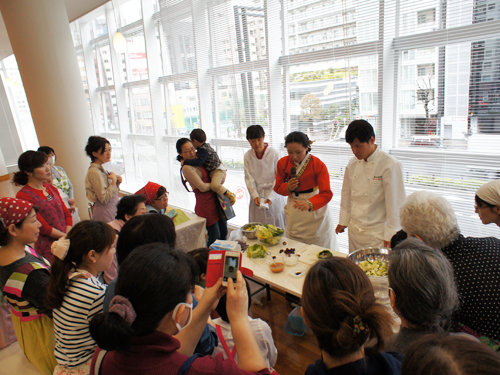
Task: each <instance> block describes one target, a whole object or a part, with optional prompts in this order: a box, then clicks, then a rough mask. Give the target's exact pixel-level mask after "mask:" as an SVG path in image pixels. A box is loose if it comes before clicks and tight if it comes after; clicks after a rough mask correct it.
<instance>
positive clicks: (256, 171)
mask: <svg viewBox="0 0 500 375" xmlns="http://www.w3.org/2000/svg"><path fill="white" fill-rule="evenodd" d="M278 160H279V156H278V152H277V151H276V150H275V149H273V148H272V147H269V146H268V148H267V149H266V151H265V152H264V156H263V157H262V159H258V158H257V157H256V156H255V152H254V151H253V150H249V151H248V152H247V153H246V154H245V183H246V185H247V188H248V191H249V193H250V204H249V209H248V217H249V221H250V222H259V223H262V224H273V225H275V226H277V227H279V228H285V212H284V209H285V197H283V196H282V195H279V194H277V193H276V192H275V191H274V190H273V188H274V184H275V182H276V163H277V162H278ZM252 191H254V192H253V193H252ZM255 193H257V194H258V196H259V198H260V199H261V201H262V198H263V197H265V198H268V199H270V200H271V202H272V203H271V204H270V205H269V209H268V210H266V209H264V208H261V207H258V206H256V205H255V201H254V199H253V198H252V194H255Z"/></svg>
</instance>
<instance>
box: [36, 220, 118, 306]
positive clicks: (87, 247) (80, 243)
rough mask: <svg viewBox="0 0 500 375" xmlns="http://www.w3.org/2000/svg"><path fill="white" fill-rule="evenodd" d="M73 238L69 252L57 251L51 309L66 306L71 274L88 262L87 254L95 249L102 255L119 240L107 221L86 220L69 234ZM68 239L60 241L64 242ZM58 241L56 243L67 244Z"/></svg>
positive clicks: (47, 299) (49, 295) (49, 291)
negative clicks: (65, 300)
mask: <svg viewBox="0 0 500 375" xmlns="http://www.w3.org/2000/svg"><path fill="white" fill-rule="evenodd" d="M66 239H67V240H69V248H67V253H66V255H65V256H64V255H63V256H62V258H63V259H60V258H59V256H61V255H59V252H58V253H54V255H55V256H54V261H53V262H52V268H51V274H50V280H49V285H48V286H47V295H46V297H45V306H46V307H47V308H49V309H52V310H53V309H58V308H60V307H61V305H62V301H63V298H64V295H65V294H66V287H67V285H68V274H69V273H70V272H71V271H72V270H74V269H75V268H76V267H77V266H80V264H81V263H82V262H84V260H85V258H86V257H87V254H88V253H89V252H91V251H95V252H96V253H98V254H102V253H104V252H106V251H109V250H110V249H111V247H112V246H113V244H114V242H115V239H116V232H115V230H114V229H113V228H111V227H110V226H109V225H108V224H106V223H105V222H103V221H93V220H84V221H81V222H79V223H77V224H75V226H74V227H73V228H71V230H70V231H69V232H68V234H67V235H66ZM63 240H64V239H62V240H60V241H63ZM60 241H57V242H58V243H54V244H53V245H52V246H55V245H57V246H64V245H63V244H61V245H59V242H60Z"/></svg>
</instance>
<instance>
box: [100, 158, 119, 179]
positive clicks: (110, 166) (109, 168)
mask: <svg viewBox="0 0 500 375" xmlns="http://www.w3.org/2000/svg"><path fill="white" fill-rule="evenodd" d="M102 167H103V168H104V170H106V171H107V172H108V173H111V172H114V173H115V174H117V175H119V176H121V175H122V174H123V171H122V170H121V168H120V167H118V166H116V165H113V164H111V162H110V161H108V162H107V163H104V164H103V165H102Z"/></svg>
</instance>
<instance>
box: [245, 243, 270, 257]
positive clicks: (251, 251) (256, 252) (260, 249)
mask: <svg viewBox="0 0 500 375" xmlns="http://www.w3.org/2000/svg"><path fill="white" fill-rule="evenodd" d="M266 253H267V249H266V247H265V246H264V245H257V244H255V245H252V246H249V247H248V248H247V256H248V257H249V258H265V257H266Z"/></svg>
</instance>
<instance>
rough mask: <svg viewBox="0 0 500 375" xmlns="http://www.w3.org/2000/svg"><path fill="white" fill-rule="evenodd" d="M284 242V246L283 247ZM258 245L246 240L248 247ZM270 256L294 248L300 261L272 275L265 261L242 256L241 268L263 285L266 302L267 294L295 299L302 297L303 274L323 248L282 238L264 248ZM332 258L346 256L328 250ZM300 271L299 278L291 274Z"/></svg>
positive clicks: (256, 241)
mask: <svg viewBox="0 0 500 375" xmlns="http://www.w3.org/2000/svg"><path fill="white" fill-rule="evenodd" d="M283 242H286V245H283ZM256 243H260V242H259V241H258V240H247V244H248V245H249V246H251V245H253V244H256ZM266 248H267V250H268V251H269V252H270V253H271V255H276V256H279V255H280V253H279V251H280V250H281V249H283V250H284V249H286V248H295V254H300V258H299V259H300V261H299V262H298V263H297V264H296V265H295V266H285V269H284V270H283V271H282V272H280V273H273V272H272V271H271V269H270V268H269V266H268V264H267V260H266V259H264V260H255V259H250V258H248V257H247V256H246V254H243V259H242V263H241V265H242V267H246V268H248V269H250V270H252V271H253V277H252V278H251V280H253V281H255V282H257V283H258V284H261V285H263V286H264V287H265V288H266V289H267V292H268V300H269V299H270V296H269V292H270V290H273V291H275V292H278V293H279V291H282V292H285V293H289V294H292V295H294V296H296V297H299V298H301V297H302V286H303V285H304V279H305V274H306V273H307V270H308V269H309V268H310V267H311V266H312V265H313V264H314V263H315V262H316V261H317V258H315V257H316V254H317V253H318V252H319V251H321V250H324V249H325V248H324V247H319V246H316V245H307V244H304V243H302V242H299V241H295V240H290V239H288V238H285V237H283V238H282V239H281V241H280V243H279V244H278V245H276V246H266ZM330 251H331V252H332V254H333V255H334V256H339V257H344V258H345V257H347V254H345V253H341V252H339V251H333V250H330ZM299 270H302V271H304V272H302V275H301V276H299V277H296V276H294V275H293V274H294V273H295V272H297V271H299Z"/></svg>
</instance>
